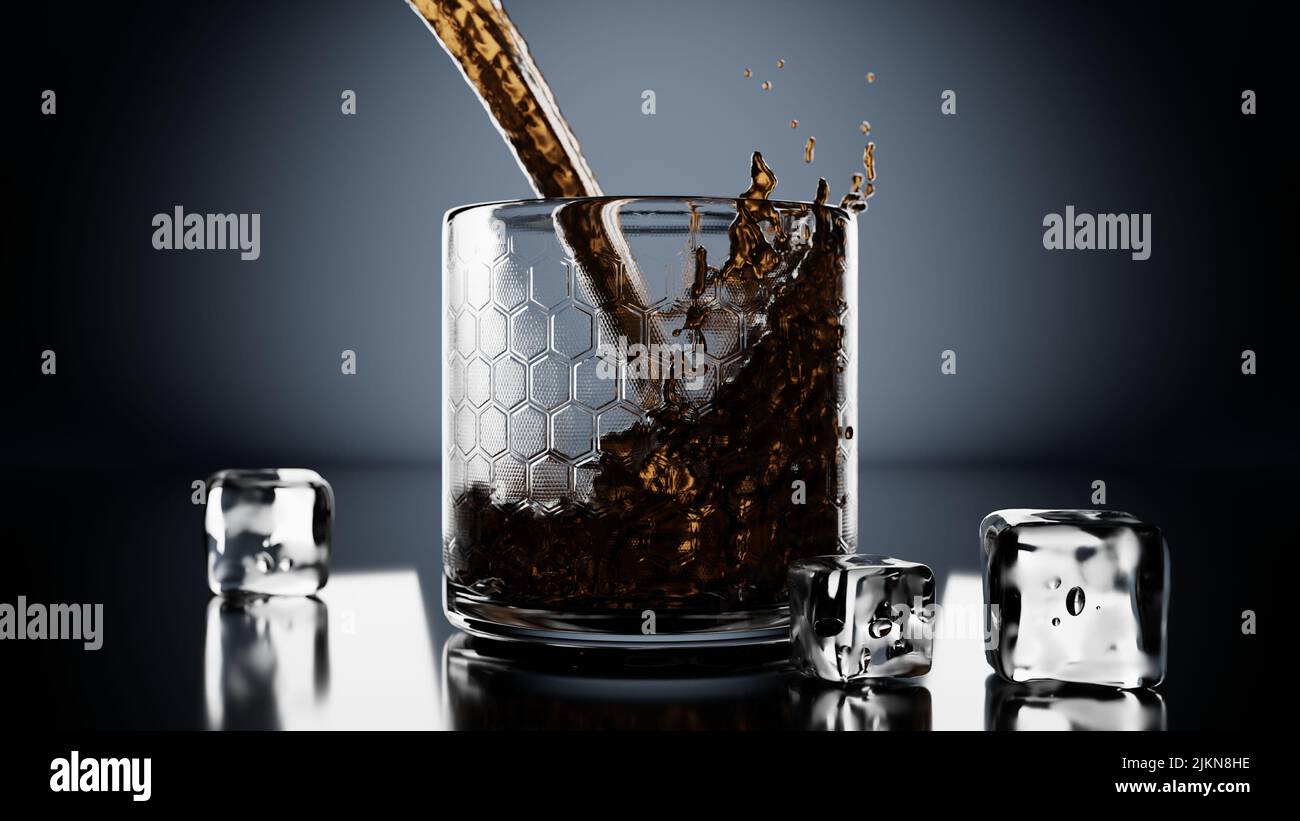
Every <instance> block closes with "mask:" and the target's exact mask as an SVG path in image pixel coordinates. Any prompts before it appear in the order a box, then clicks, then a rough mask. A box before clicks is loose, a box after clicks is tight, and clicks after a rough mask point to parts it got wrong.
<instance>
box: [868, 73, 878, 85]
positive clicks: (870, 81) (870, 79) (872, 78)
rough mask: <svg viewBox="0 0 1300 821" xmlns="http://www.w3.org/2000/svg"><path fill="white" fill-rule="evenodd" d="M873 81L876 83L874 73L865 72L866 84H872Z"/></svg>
mask: <svg viewBox="0 0 1300 821" xmlns="http://www.w3.org/2000/svg"><path fill="white" fill-rule="evenodd" d="M875 81H876V72H874V71H868V72H867V82H868V83H874V82H875Z"/></svg>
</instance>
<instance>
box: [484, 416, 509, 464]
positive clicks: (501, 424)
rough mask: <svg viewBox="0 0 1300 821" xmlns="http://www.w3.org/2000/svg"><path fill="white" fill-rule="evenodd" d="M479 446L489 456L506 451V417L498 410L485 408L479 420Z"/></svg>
mask: <svg viewBox="0 0 1300 821" xmlns="http://www.w3.org/2000/svg"><path fill="white" fill-rule="evenodd" d="M478 446H479V449H480V450H482V451H483V452H484V453H486V454H487V455H488V456H499V455H500V454H502V453H504V452H505V449H506V415H505V413H504V412H502V411H501V410H500V409H498V408H485V409H484V410H483V413H482V414H480V415H479V419H478Z"/></svg>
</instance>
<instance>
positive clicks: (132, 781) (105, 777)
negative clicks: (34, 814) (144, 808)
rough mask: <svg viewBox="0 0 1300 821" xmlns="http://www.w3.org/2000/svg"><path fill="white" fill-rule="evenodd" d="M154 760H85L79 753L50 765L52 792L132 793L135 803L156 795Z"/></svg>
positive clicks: (73, 753) (74, 751) (57, 759)
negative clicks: (154, 788) (153, 771)
mask: <svg viewBox="0 0 1300 821" xmlns="http://www.w3.org/2000/svg"><path fill="white" fill-rule="evenodd" d="M152 770H153V759H151V758H143V759H141V758H82V757H81V754H80V753H79V752H77V751H76V750H73V751H72V754H71V755H70V756H68V757H67V758H56V759H54V760H53V761H51V762H50V772H52V773H53V775H51V776H50V791H51V792H129V793H131V800H132V801H148V800H149V798H150V796H152V795H153V785H152V781H153V777H152V776H153V773H152Z"/></svg>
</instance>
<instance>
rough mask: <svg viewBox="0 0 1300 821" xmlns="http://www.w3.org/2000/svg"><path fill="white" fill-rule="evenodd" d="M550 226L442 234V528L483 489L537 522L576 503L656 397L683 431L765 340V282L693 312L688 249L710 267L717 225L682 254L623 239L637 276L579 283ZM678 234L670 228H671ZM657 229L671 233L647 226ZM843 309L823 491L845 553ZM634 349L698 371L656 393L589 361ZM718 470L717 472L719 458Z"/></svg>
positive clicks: (612, 260)
mask: <svg viewBox="0 0 1300 821" xmlns="http://www.w3.org/2000/svg"><path fill="white" fill-rule="evenodd" d="M715 216H716V215H715ZM551 219H552V215H551V214H549V213H545V214H543V213H541V212H536V213H530V214H529V215H528V217H527V218H526V219H524V220H519V221H518V222H516V221H514V220H511V221H510V227H509V230H508V231H506V230H502V229H504V226H503V225H501V224H497V225H495V226H493V225H491V224H490V223H489V222H488V221H487V220H486V219H484V220H483V221H481V222H480V223H476V222H473V221H470V222H467V223H466V224H465V225H464V226H461V227H457V226H453V228H452V230H451V231H450V232H449V234H448V246H447V253H446V257H447V260H446V274H445V277H446V279H445V288H446V293H447V306H446V308H447V314H446V319H445V322H444V327H445V330H444V334H443V336H444V348H443V351H444V354H445V356H446V367H447V368H448V374H447V396H446V401H447V403H448V408H447V411H446V413H447V417H446V418H447V419H448V422H447V431H448V435H447V439H448V441H446V442H445V443H444V444H445V446H446V447H447V448H448V451H449V452H448V453H447V454H446V456H445V458H447V460H448V462H447V464H448V469H449V471H450V473H449V474H448V482H449V485H448V488H447V492H448V494H449V495H450V496H451V497H452V498H453V499H454V500H455V502H454V503H453V504H452V513H451V515H452V516H453V517H455V516H458V515H460V514H461V513H462V512H465V515H471V514H472V513H473V511H469V510H468V508H469V502H468V500H467V499H466V497H465V493H466V491H467V489H468V488H469V487H471V486H483V485H487V486H490V487H491V488H492V503H493V504H494V505H497V506H500V507H507V508H510V509H514V510H520V509H523V506H525V505H529V506H531V507H532V509H533V511H534V513H536V514H537V515H544V516H553V515H555V513H556V511H557V510H560V509H562V508H564V507H566V506H567V505H569V504H576V505H581V506H590V505H591V504H592V502H591V496H592V491H593V488H594V486H595V483H596V482H597V481H598V477H599V475H600V471H601V469H602V468H601V466H602V464H609V462H610V460H611V459H613V460H621V461H623V462H625V463H630V461H629V460H630V459H631V458H632V455H631V454H630V453H629V452H627V448H628V447H629V443H628V442H627V441H620V440H626V439H627V437H623V436H618V434H622V433H625V432H626V431H627V430H628V429H629V428H630V427H632V426H633V425H637V424H639V423H642V422H643V421H644V420H645V419H646V414H647V413H648V412H654V411H656V410H657V409H658V408H660V407H661V406H662V404H663V401H664V397H663V391H665V390H667V391H671V392H672V395H671V396H670V398H671V399H672V400H674V401H678V400H681V401H683V402H684V403H685V405H684V410H685V412H686V413H687V417H686V418H687V420H689V419H690V418H691V417H692V416H693V415H697V414H704V413H709V412H710V410H711V408H712V401H713V399H714V397H715V396H716V393H717V391H718V390H719V385H720V384H722V383H724V382H725V381H726V380H736V379H744V378H747V377H746V376H745V366H746V362H747V360H748V359H749V357H750V355H751V353H750V352H751V351H752V349H753V346H755V345H756V344H757V343H758V342H759V341H760V340H761V339H762V337H763V336H764V334H766V332H767V326H766V324H765V323H766V311H767V307H768V302H769V301H770V300H771V298H772V294H773V292H774V291H773V289H774V288H775V287H777V286H778V285H779V281H778V280H779V278H776V277H774V278H771V279H769V280H765V281H759V280H755V279H753V278H747V277H734V278H732V279H731V280H729V281H727V282H725V283H717V284H715V285H712V286H710V287H709V289H708V291H707V292H706V294H705V295H704V297H703V304H702V305H701V303H700V302H699V301H698V300H693V299H692V295H691V293H690V289H691V286H692V284H693V281H694V264H695V259H694V254H693V252H692V248H693V247H694V245H693V244H694V243H700V244H702V245H704V246H705V247H707V248H708V251H709V253H708V260H709V262H710V263H711V264H712V265H713V266H715V267H716V266H718V265H720V264H721V263H722V262H723V261H724V259H725V255H726V253H727V250H728V248H727V245H728V242H727V236H726V225H727V224H728V222H723V221H719V220H715V221H716V222H717V225H715V226H713V229H712V230H711V231H710V230H704V231H700V232H699V233H698V235H696V234H690V239H689V241H688V243H687V244H685V245H684V243H683V237H685V236H686V234H685V233H673V232H672V231H662V230H659V231H654V232H642V233H637V232H629V233H628V234H627V236H626V237H625V239H627V242H628V247H629V248H631V250H632V253H633V258H634V259H635V260H636V265H635V266H633V267H632V268H631V269H629V268H626V267H624V265H623V264H622V261H620V260H619V259H618V258H616V257H614V256H608V257H604V256H602V257H600V258H598V259H597V260H596V261H595V262H594V263H593V264H592V269H593V270H591V271H588V270H585V269H584V268H583V267H582V266H580V265H579V264H578V263H577V262H575V261H574V260H573V259H571V258H570V257H569V256H568V254H567V253H566V252H565V250H564V249H563V248H562V247H561V243H560V242H558V241H557V239H556V237H555V231H554V227H553V224H552V222H551ZM719 219H720V218H719ZM688 223H689V220H688V219H687V218H685V217H683V219H682V231H683V232H685V231H686V229H687V225H688ZM664 226H668V227H671V224H668V223H665V224H664V225H659V224H658V223H656V227H658V228H662V227H664ZM696 227H698V226H696ZM797 227H798V226H797V225H796V226H793V227H792V226H787V228H791V230H793V229H794V228H797ZM764 230H765V231H770V230H771V226H770V225H769V226H765V227H764ZM649 234H653V235H649ZM710 243H711V244H710ZM480 246H481V247H480ZM784 276H785V274H784V273H783V274H781V277H784ZM849 299H852V295H851V291H846V292H845V300H846V301H845V303H844V304H843V305H841V306H839V307H840V309H841V312H840V314H839V321H840V322H841V323H842V324H843V325H844V327H845V334H844V345H845V350H843V351H842V352H841V353H840V355H839V356H838V357H837V361H836V366H837V373H836V375H835V388H834V390H835V393H836V400H837V402H838V406H837V407H836V408H835V410H834V411H833V413H834V414H835V419H836V422H837V423H838V426H839V430H840V433H841V436H840V439H839V441H838V442H836V443H835V444H836V452H837V456H838V463H837V464H836V465H835V467H833V468H831V469H830V473H831V474H832V475H831V476H830V477H829V479H830V481H831V482H832V483H833V484H834V485H835V487H834V491H835V492H837V493H838V494H840V496H839V497H838V498H837V499H836V502H837V503H839V504H841V505H842V507H841V508H840V511H838V512H842V516H843V518H842V520H841V525H842V527H841V533H840V539H841V547H843V546H844V545H845V544H847V546H848V548H850V549H851V548H852V546H853V544H852V543H853V541H855V540H856V524H855V522H856V510H855V508H856V500H855V499H853V498H852V497H853V495H855V494H856V486H857V475H856V473H854V472H853V470H852V466H853V465H854V464H855V454H856V444H857V443H856V441H855V440H853V439H847V438H845V437H844V434H845V433H846V432H847V428H848V427H849V426H850V425H852V424H853V420H854V412H855V409H854V408H853V406H852V405H851V404H849V403H848V402H847V397H849V396H851V395H852V394H853V392H854V390H855V388H856V373H855V371H854V367H853V360H852V357H851V353H852V343H853V340H854V339H855V337H854V327H853V325H854V323H853V318H852V314H853V309H852V306H851V305H849V304H848V302H847V300H849ZM693 307H704V308H706V309H707V310H706V311H705V313H704V314H703V316H702V324H701V325H700V326H699V327H698V329H685V328H684V325H685V322H686V318H687V315H688V310H689V309H691V308H693ZM832 321H835V320H832ZM674 331H679V333H678V335H677V336H673V332H674ZM638 343H640V344H642V345H649V344H651V343H654V344H655V345H661V346H670V348H671V349H672V350H673V353H672V354H671V355H672V356H673V357H674V359H673V361H674V362H677V359H676V355H677V354H676V348H678V347H680V348H681V349H682V353H683V355H691V356H692V357H694V358H692V359H691V360H690V362H689V364H693V365H695V366H696V367H698V366H700V365H705V366H707V370H706V371H705V372H704V374H703V375H701V374H699V373H695V374H691V373H686V374H682V373H677V372H674V373H676V376H677V379H675V380H668V381H664V380H655V379H629V378H628V373H627V372H626V369H623V368H620V367H618V366H616V365H611V364H605V363H603V362H602V361H601V359H599V358H598V356H599V355H600V354H601V353H602V352H603V353H604V354H606V355H607V356H608V357H609V358H610V359H613V358H614V355H615V354H616V353H617V352H618V351H620V350H625V349H626V346H629V345H635V344H638ZM691 352H693V353H691ZM661 359H662V354H661ZM682 361H683V362H685V360H682ZM688 424H689V421H688ZM602 439H606V440H607V441H605V442H602ZM716 458H717V459H718V460H719V463H726V461H727V459H728V456H727V455H726V454H718V455H717V457H716ZM602 460H603V462H602ZM755 492H757V491H756V490H754V489H751V490H750V491H747V493H749V496H745V494H740V495H737V496H736V499H742V497H743V498H751V497H752V496H753V493H755ZM733 501H734V500H733ZM751 501H752V498H751ZM721 504H723V505H729V504H730V502H728V501H727V500H726V499H724V500H723V501H722V502H721ZM588 509H590V510H593V512H595V513H596V514H597V515H600V514H601V511H599V510H595V509H594V508H590V507H588ZM466 511H468V512H466Z"/></svg>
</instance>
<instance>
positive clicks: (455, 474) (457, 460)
mask: <svg viewBox="0 0 1300 821" xmlns="http://www.w3.org/2000/svg"><path fill="white" fill-rule="evenodd" d="M447 474H448V476H449V477H450V481H451V486H452V488H453V489H454V490H455V495H456V496H463V495H464V494H465V457H464V456H462V455H461V454H460V453H459V452H453V453H452V454H451V455H450V456H449V457H447Z"/></svg>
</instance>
